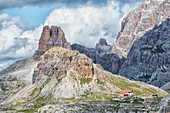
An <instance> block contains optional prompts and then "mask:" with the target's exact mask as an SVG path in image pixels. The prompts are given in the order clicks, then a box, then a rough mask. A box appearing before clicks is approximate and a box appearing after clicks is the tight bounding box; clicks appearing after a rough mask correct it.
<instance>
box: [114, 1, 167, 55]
mask: <svg viewBox="0 0 170 113" xmlns="http://www.w3.org/2000/svg"><path fill="white" fill-rule="evenodd" d="M166 18H170V1H169V0H146V1H145V2H144V3H143V4H142V5H141V6H140V7H139V8H136V9H135V10H133V11H131V12H130V13H129V14H128V15H127V16H126V17H125V18H124V19H123V21H122V23H121V31H120V32H119V35H118V37H117V40H116V42H115V44H114V45H113V48H112V51H113V52H114V53H116V54H118V55H119V57H127V54H128V52H129V50H130V49H131V46H132V45H133V43H134V42H135V40H137V39H139V38H140V37H141V36H143V35H144V34H145V33H146V32H147V31H149V30H151V29H153V27H154V26H155V25H156V24H157V25H159V24H160V23H162V21H165V20H166Z"/></svg>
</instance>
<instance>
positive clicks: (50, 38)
mask: <svg viewBox="0 0 170 113" xmlns="http://www.w3.org/2000/svg"><path fill="white" fill-rule="evenodd" d="M54 46H59V47H64V48H66V49H71V46H70V43H68V42H67V40H66V38H65V34H64V32H63V30H62V29H61V27H58V26H51V29H50V27H49V26H45V27H44V28H43V32H42V34H41V37H40V40H39V47H38V50H37V51H36V52H35V54H34V58H35V59H37V58H39V57H40V56H41V55H43V54H44V53H45V52H46V51H47V50H49V49H51V48H52V47H54Z"/></svg>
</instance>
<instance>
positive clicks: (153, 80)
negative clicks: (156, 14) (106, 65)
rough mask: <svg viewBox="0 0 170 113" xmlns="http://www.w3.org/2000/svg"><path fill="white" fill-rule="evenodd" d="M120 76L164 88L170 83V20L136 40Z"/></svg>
mask: <svg viewBox="0 0 170 113" xmlns="http://www.w3.org/2000/svg"><path fill="white" fill-rule="evenodd" d="M119 74H120V75H123V76H125V77H128V78H132V79H134V80H141V81H144V82H146V83H149V84H152V85H155V86H159V87H161V86H163V85H164V84H166V83H167V82H169V81H170V19H169V18H168V19H167V20H166V21H163V22H162V23H161V24H160V25H159V26H157V25H156V26H155V27H154V28H153V30H150V31H148V32H146V33H145V34H144V35H143V36H142V37H141V38H140V39H138V40H136V41H135V42H134V44H133V46H132V48H131V50H130V52H129V53H128V56H127V59H126V60H125V62H124V63H123V65H122V66H121V69H120V70H119Z"/></svg>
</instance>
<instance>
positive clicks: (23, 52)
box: [0, 0, 132, 65]
mask: <svg viewBox="0 0 170 113" xmlns="http://www.w3.org/2000/svg"><path fill="white" fill-rule="evenodd" d="M7 1H8V2H10V0H7ZM12 1H13V2H15V0H12ZM17 1H18V0H17ZM26 1H27V0H26ZM26 1H23V3H25V2H26ZM29 1H30V2H31V1H32V0H29ZM34 1H36V0H34ZM64 1H65V0H63V2H64ZM66 1H67V0H66ZM69 1H74V0H69ZM76 1H77V0H76ZM80 1H81V0H80ZM87 1H88V3H87V4H90V3H92V2H95V1H97V0H87ZM87 1H86V2H87ZM18 2H20V1H18ZM27 2H28V1H27ZM43 2H44V3H45V1H43ZM82 2H84V0H82ZM73 3H74V2H73ZM103 3H104V2H103ZM0 4H2V1H1V0H0ZM11 4H12V3H11ZM37 4H38V2H37ZM96 4H97V3H96ZM119 6H120V4H119V2H116V1H115V0H108V1H107V5H104V6H101V7H94V6H91V5H84V6H81V7H77V8H68V7H63V8H60V9H55V10H54V11H52V12H51V13H50V15H49V16H48V17H47V18H46V20H45V22H44V23H43V24H42V25H40V26H39V27H38V28H35V29H33V30H27V31H25V30H24V28H25V23H23V22H22V21H21V20H20V17H11V16H9V15H8V14H1V15H0V45H1V46H0V64H5V65H7V64H10V63H13V62H14V61H15V60H17V59H21V58H28V57H31V56H32V55H33V53H34V52H35V50H36V49H37V48H38V40H39V38H40V35H41V32H42V28H43V26H45V25H49V26H51V25H57V26H61V27H62V29H63V30H64V32H65V34H66V38H67V40H68V41H69V42H71V43H72V44H73V43H78V44H81V45H84V46H86V47H94V46H95V44H96V43H97V42H98V41H99V39H100V38H105V39H106V40H107V41H108V42H109V43H110V44H111V45H112V44H113V43H114V40H115V37H116V36H117V34H118V32H119V30H120V21H121V18H122V17H121V14H120V10H121V11H122V12H123V13H124V14H127V13H128V11H129V10H131V8H132V6H131V5H128V4H127V5H126V4H125V5H124V7H123V8H122V9H120V7H119ZM0 7H1V5H0Z"/></svg>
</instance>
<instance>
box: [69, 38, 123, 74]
mask: <svg viewBox="0 0 170 113" xmlns="http://www.w3.org/2000/svg"><path fill="white" fill-rule="evenodd" d="M71 47H72V49H73V50H78V51H79V52H80V53H83V54H86V55H87V56H88V57H90V58H91V59H93V62H94V63H97V64H100V65H101V66H102V67H103V68H104V69H105V70H108V71H110V72H112V73H118V70H119V67H120V58H119V57H118V55H116V54H114V53H111V49H112V46H111V45H108V43H107V42H106V40H105V39H102V38H101V39H100V41H99V42H98V43H97V44H96V46H95V48H86V47H84V46H81V45H78V44H73V45H71Z"/></svg>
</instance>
